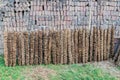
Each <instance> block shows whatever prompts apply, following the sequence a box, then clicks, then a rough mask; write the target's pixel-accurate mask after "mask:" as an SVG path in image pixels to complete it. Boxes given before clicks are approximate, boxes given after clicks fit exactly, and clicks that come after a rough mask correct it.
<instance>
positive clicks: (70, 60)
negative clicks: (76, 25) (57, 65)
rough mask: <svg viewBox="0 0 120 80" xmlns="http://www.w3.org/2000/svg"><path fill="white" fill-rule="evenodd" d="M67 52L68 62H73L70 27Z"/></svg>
mask: <svg viewBox="0 0 120 80" xmlns="http://www.w3.org/2000/svg"><path fill="white" fill-rule="evenodd" d="M67 48H68V49H67V52H68V63H69V64H72V63H73V57H72V52H71V30H70V29H68V31H67Z"/></svg>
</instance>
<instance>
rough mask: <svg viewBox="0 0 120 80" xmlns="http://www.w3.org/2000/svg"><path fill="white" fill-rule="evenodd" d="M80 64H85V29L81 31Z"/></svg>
mask: <svg viewBox="0 0 120 80" xmlns="http://www.w3.org/2000/svg"><path fill="white" fill-rule="evenodd" d="M82 32H83V35H82V62H83V63H85V29H82Z"/></svg>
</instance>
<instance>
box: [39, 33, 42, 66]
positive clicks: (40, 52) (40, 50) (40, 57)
mask: <svg viewBox="0 0 120 80" xmlns="http://www.w3.org/2000/svg"><path fill="white" fill-rule="evenodd" d="M42 35H43V32H42V31H39V34H38V37H39V40H38V44H39V45H38V48H39V50H38V63H39V64H42V60H43V48H42V45H43V44H42Z"/></svg>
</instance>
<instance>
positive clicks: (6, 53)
mask: <svg viewBox="0 0 120 80" xmlns="http://www.w3.org/2000/svg"><path fill="white" fill-rule="evenodd" d="M8 46H9V45H8V32H4V61H5V65H6V66H8V60H9V57H8Z"/></svg>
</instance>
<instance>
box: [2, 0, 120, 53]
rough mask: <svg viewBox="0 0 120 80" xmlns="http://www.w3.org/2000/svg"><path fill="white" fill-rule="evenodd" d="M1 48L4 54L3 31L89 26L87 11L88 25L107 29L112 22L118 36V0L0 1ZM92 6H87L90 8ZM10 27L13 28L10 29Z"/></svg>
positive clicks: (119, 5) (119, 21)
mask: <svg viewBox="0 0 120 80" xmlns="http://www.w3.org/2000/svg"><path fill="white" fill-rule="evenodd" d="M1 1H2V2H1V3H3V4H5V5H4V6H0V34H1V35H0V51H2V52H1V53H3V31H4V29H5V28H8V29H9V27H13V28H15V27H17V28H15V29H17V30H23V28H24V29H25V28H26V29H27V30H32V29H39V28H41V27H51V26H52V27H58V28H63V26H64V27H81V26H84V27H88V25H89V21H90V20H89V18H90V14H89V13H90V10H91V11H92V12H91V16H92V18H91V26H101V27H102V28H106V27H108V26H112V25H114V26H115V28H116V32H115V37H119V36H120V28H119V26H120V14H119V13H120V0H110V1H108V0H91V1H92V2H91V3H90V1H89V0H1ZM91 6H92V8H91V9H90V7H91ZM13 28H12V29H13Z"/></svg>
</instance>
